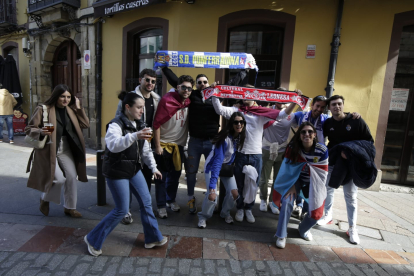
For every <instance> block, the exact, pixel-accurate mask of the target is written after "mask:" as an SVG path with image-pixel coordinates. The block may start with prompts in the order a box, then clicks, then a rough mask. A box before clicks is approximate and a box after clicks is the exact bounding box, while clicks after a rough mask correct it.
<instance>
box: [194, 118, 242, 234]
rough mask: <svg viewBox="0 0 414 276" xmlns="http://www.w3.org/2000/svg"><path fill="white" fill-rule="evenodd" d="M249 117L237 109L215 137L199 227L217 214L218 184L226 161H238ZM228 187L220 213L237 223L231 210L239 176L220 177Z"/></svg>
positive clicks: (230, 221)
mask: <svg viewBox="0 0 414 276" xmlns="http://www.w3.org/2000/svg"><path fill="white" fill-rule="evenodd" d="M245 126H246V120H245V118H244V116H243V114H242V113H241V112H234V113H233V115H232V116H231V117H230V119H229V121H228V122H227V124H226V127H225V128H223V129H222V130H221V131H220V132H219V133H218V134H217V135H216V137H215V138H214V139H213V141H212V143H213V149H212V151H211V152H210V154H209V155H208V157H207V159H206V163H205V169H204V175H205V178H206V186H207V192H206V196H205V197H204V201H203V204H202V211H201V212H199V213H198V227H199V228H206V220H207V219H209V218H210V217H211V216H212V215H213V211H214V208H215V207H216V204H217V195H216V186H217V179H218V177H219V173H220V170H221V167H222V165H224V164H225V165H230V164H233V163H234V158H235V157H236V151H237V150H238V149H242V148H243V143H244V140H245V137H246V127H245ZM220 179H221V181H222V183H223V184H224V186H225V188H226V196H225V198H224V201H223V208H222V210H221V214H220V216H221V217H222V218H224V219H225V221H226V222H227V223H233V218H232V217H231V215H230V210H231V208H233V206H234V204H235V202H236V199H237V198H238V197H239V194H238V191H237V184H236V179H235V178H234V176H232V177H220Z"/></svg>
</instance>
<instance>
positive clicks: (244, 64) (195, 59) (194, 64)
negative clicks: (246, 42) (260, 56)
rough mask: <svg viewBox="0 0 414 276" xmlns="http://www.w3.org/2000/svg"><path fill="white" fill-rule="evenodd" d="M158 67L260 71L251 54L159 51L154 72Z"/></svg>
mask: <svg viewBox="0 0 414 276" xmlns="http://www.w3.org/2000/svg"><path fill="white" fill-rule="evenodd" d="M158 67H188V68H213V69H255V70H256V71H259V68H258V67H257V65H256V61H255V59H254V57H253V56H252V55H251V54H246V53H212V52H181V51H158V52H157V54H156V55H155V64H154V70H156V69H157V68H158Z"/></svg>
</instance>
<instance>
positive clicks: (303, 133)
mask: <svg viewBox="0 0 414 276" xmlns="http://www.w3.org/2000/svg"><path fill="white" fill-rule="evenodd" d="M306 133H309V135H312V134H314V133H315V132H314V131H313V130H312V129H309V130H305V129H304V130H301V131H300V134H302V135H306Z"/></svg>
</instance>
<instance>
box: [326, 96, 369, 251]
mask: <svg viewBox="0 0 414 276" xmlns="http://www.w3.org/2000/svg"><path fill="white" fill-rule="evenodd" d="M326 102H327V105H328V108H329V110H330V111H331V113H332V117H331V118H328V119H327V120H326V121H325V123H324V125H323V134H324V136H325V137H328V139H329V144H328V149H332V148H333V147H334V146H335V145H338V144H340V143H343V142H349V141H355V140H366V141H370V142H372V143H373V142H374V140H373V139H372V136H371V132H370V131H369V128H368V125H367V124H366V123H365V121H364V120H363V119H362V118H360V119H358V120H353V119H352V114H350V113H344V111H343V109H344V102H345V99H344V97H342V96H339V95H334V96H332V97H330V98H329V99H328V100H327V101H326ZM341 156H342V158H344V159H346V155H345V153H344V152H342V153H341ZM332 171H333V166H329V173H328V178H327V181H326V187H327V188H326V189H327V196H326V200H325V216H324V217H322V218H321V219H320V220H319V221H318V224H319V225H325V224H328V223H330V222H331V221H332V205H333V197H334V191H335V189H334V188H331V187H329V186H328V183H329V180H330V177H331V174H332ZM343 190H344V195H345V203H346V209H347V213H348V223H349V230H348V232H347V234H348V236H349V241H350V242H351V243H354V244H358V243H359V242H360V240H359V236H358V231H357V229H356V222H357V194H358V188H357V186H356V185H355V184H354V182H353V181H352V179H350V180H349V182H348V183H344V185H343Z"/></svg>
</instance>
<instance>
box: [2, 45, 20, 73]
mask: <svg viewBox="0 0 414 276" xmlns="http://www.w3.org/2000/svg"><path fill="white" fill-rule="evenodd" d="M1 48H2V49H3V57H4V58H6V57H7V55H12V56H13V58H14V60H15V61H16V66H17V71H19V45H18V44H17V43H16V42H13V41H9V42H6V43H4V44H3V45H2V46H1Z"/></svg>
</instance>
